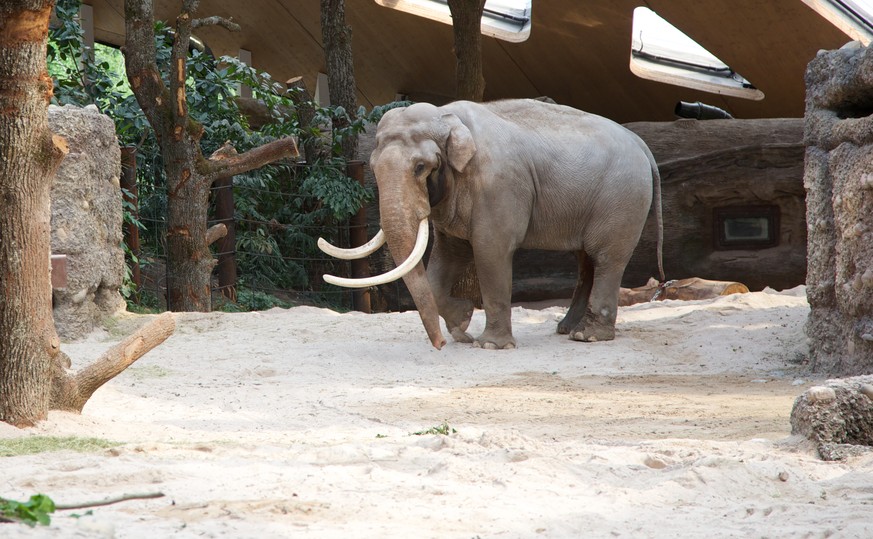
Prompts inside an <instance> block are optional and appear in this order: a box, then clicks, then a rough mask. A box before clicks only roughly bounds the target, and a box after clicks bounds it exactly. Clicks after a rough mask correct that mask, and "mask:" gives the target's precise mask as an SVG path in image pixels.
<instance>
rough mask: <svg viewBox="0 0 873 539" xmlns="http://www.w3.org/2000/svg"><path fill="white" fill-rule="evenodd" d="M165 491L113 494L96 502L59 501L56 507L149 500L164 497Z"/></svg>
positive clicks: (80, 507) (62, 508) (66, 508)
mask: <svg viewBox="0 0 873 539" xmlns="http://www.w3.org/2000/svg"><path fill="white" fill-rule="evenodd" d="M163 496H164V493H163V492H146V493H144V494H122V495H120V496H113V497H111V498H106V499H103V500H100V501H96V502H83V503H57V504H55V509H57V510H58V511H68V510H70V509H85V508H87V507H102V506H104V505H112V504H113V503H118V502H125V501H127V500H149V499H152V498H163Z"/></svg>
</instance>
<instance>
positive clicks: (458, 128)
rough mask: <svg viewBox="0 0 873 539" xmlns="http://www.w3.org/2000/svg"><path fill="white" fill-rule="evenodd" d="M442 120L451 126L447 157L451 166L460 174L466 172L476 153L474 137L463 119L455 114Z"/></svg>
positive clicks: (447, 115)
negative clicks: (465, 169)
mask: <svg viewBox="0 0 873 539" xmlns="http://www.w3.org/2000/svg"><path fill="white" fill-rule="evenodd" d="M441 120H442V121H443V122H445V124H446V125H448V126H449V134H448V138H447V139H446V155H447V157H448V160H449V164H450V165H451V166H452V168H453V169H455V170H457V171H458V172H464V168H466V167H467V163H469V162H470V159H472V158H473V155H474V154H475V153H476V143H475V142H473V135H472V134H471V133H470V130H469V129H467V126H466V125H464V124H463V122H461V119H460V118H458V117H457V116H455V115H454V114H443V116H442V118H441Z"/></svg>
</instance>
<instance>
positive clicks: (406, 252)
mask: <svg viewBox="0 0 873 539" xmlns="http://www.w3.org/2000/svg"><path fill="white" fill-rule="evenodd" d="M475 153H476V145H475V143H474V142H473V137H472V135H471V134H470V130H469V129H468V128H467V127H466V126H465V125H464V124H463V123H462V122H461V120H460V119H459V118H458V117H457V116H455V115H454V114H450V113H445V112H443V111H442V110H441V109H439V108H437V107H435V106H433V105H430V104H427V103H418V104H415V105H412V106H410V107H407V108H402V109H393V110H390V111H388V112H387V113H385V115H384V116H383V117H382V120H381V121H380V122H379V126H378V128H377V130H376V148H375V149H374V150H373V153H372V155H371V156H370V167H371V168H372V170H373V173H374V174H375V175H376V182H377V184H378V186H379V208H380V212H381V221H382V230H381V231H380V232H379V234H377V235H376V236H375V237H374V238H373V240H371V242H370V243H369V244H367V245H366V246H362V247H360V248H358V249H352V250H340V249H337V248H335V247H332V246H330V245H328V244H326V242H324V241H323V240H319V246H321V247H322V250H324V251H325V252H326V253H328V254H331V255H334V256H339V257H341V258H360V257H363V256H367V255H368V254H370V253H372V252H373V251H375V250H376V249H378V248H379V247H380V246H381V244H382V242H384V241H386V240H387V242H388V248H389V249H390V250H391V255H392V256H393V258H394V261H395V262H396V263H397V268H396V269H394V270H392V271H390V272H388V273H386V274H384V275H380V276H376V277H371V278H368V279H341V278H337V277H333V276H331V275H325V276H324V278H325V280H326V281H328V282H331V283H334V284H337V285H339V286H349V287H359V288H363V287H368V286H374V285H377V284H384V283H387V282H391V281H393V280H396V279H398V278H400V277H403V280H404V281H405V282H406V286H407V287H408V288H409V292H410V293H411V294H412V298H413V300H414V301H415V305H416V307H417V308H418V313H419V315H420V316H421V320H422V322H423V323H424V327H425V330H426V331H427V334H428V337H430V341H431V343H432V344H433V345H434V347H435V348H437V349H439V348H442V346H443V345H444V344H445V342H446V341H445V338H444V337H443V335H442V332H441V331H440V325H439V313H438V310H437V305H436V301H435V300H434V296H433V293H432V292H431V289H430V285H429V284H428V281H427V276H426V274H425V271H424V264H423V263H422V262H421V257H422V256H423V255H424V251H425V248H426V246H427V236H428V224H427V222H428V217H429V216H430V213H431V208H432V207H434V206H436V205H438V204H440V203H441V202H443V201H444V200H445V199H446V198H447V197H449V196H451V191H452V185H451V181H450V178H454V175H455V173H460V172H463V171H464V169H465V168H467V166H468V164H469V163H470V160H471V159H472V158H473V155H474V154H475ZM447 167H450V168H447Z"/></svg>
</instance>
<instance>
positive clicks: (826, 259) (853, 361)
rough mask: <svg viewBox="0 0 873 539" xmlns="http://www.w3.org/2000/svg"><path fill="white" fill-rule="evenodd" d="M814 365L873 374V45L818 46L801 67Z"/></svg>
mask: <svg viewBox="0 0 873 539" xmlns="http://www.w3.org/2000/svg"><path fill="white" fill-rule="evenodd" d="M806 87H807V96H806V115H805V126H804V139H805V143H806V147H807V149H806V169H805V174H804V186H805V187H806V190H807V196H806V202H807V223H808V225H807V226H808V234H807V237H808V240H807V241H808V244H807V251H808V253H809V255H808V256H809V261H808V270H807V297H808V298H809V304H810V309H811V310H810V316H809V322H808V324H807V334H808V335H809V337H810V340H811V350H810V354H811V358H810V359H811V364H812V368H813V369H814V370H815V371H818V372H825V373H830V374H866V373H871V372H873V51H871V49H869V48H843V49H840V50H837V51H821V52H819V54H818V55H817V56H816V58H815V59H813V60H812V61H811V62H810V64H809V66H808V68H807V72H806Z"/></svg>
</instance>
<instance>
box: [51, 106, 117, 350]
mask: <svg viewBox="0 0 873 539" xmlns="http://www.w3.org/2000/svg"><path fill="white" fill-rule="evenodd" d="M49 125H50V126H51V129H52V131H53V132H54V133H56V134H58V135H61V136H63V137H64V138H66V139H67V144H68V145H69V150H70V151H69V154H67V157H66V158H65V159H64V160H63V162H61V166H60V168H59V169H58V172H57V175H56V177H55V183H54V185H53V186H52V217H51V224H52V242H51V247H52V254H56V255H57V254H65V255H67V284H66V286H65V287H64V288H56V289H55V290H54V291H53V294H52V301H53V304H54V311H53V312H54V319H55V325H56V327H57V331H58V334H59V335H60V337H61V338H62V339H65V340H73V339H77V338H80V337H82V336H84V335H86V334H87V333H89V332H90V331H91V330H92V329H93V328H94V327H95V326H96V325H97V324H98V323H99V322H100V321H101V320H102V319H103V318H105V317H106V316H108V315H111V314H113V313H115V312H117V311H119V310H122V309H124V308H125V303H124V299H123V298H122V297H121V294H120V293H119V289H120V288H121V284H122V280H123V277H124V251H123V250H122V247H121V241H122V231H121V225H122V206H121V189H120V186H119V178H120V176H121V153H120V150H119V147H118V140H117V139H116V137H115V126H114V125H113V123H112V120H111V119H110V118H109V117H108V116H105V115H103V114H100V113H99V112H98V111H97V108H96V107H94V106H88V107H85V108H84V109H82V108H79V107H74V106H69V105H68V106H64V107H55V106H51V107H49Z"/></svg>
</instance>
